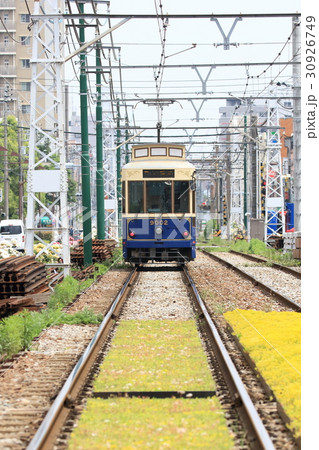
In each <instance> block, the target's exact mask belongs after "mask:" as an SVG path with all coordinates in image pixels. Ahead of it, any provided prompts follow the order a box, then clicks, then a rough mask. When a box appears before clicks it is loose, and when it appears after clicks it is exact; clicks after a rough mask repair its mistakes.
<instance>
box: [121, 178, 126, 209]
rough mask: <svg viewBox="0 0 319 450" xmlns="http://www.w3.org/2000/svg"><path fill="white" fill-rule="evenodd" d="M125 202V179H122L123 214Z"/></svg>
mask: <svg viewBox="0 0 319 450" xmlns="http://www.w3.org/2000/svg"><path fill="white" fill-rule="evenodd" d="M125 202H126V192H125V181H123V182H122V211H123V214H125V213H126V208H125Z"/></svg>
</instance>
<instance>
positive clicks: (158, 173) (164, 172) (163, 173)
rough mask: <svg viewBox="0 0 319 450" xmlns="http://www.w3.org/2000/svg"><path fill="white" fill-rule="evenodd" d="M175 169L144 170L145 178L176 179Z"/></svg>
mask: <svg viewBox="0 0 319 450" xmlns="http://www.w3.org/2000/svg"><path fill="white" fill-rule="evenodd" d="M174 177H175V170H174V169H150V170H148V169H145V170H143V178H174Z"/></svg>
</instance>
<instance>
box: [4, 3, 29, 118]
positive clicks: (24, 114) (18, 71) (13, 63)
mask: <svg viewBox="0 0 319 450" xmlns="http://www.w3.org/2000/svg"><path fill="white" fill-rule="evenodd" d="M31 8H33V1H28V2H26V1H24V0H1V2H0V117H1V118H3V117H4V116H5V114H6V115H9V114H12V115H14V116H16V117H18V116H19V123H20V126H22V127H28V125H29V119H30V90H31V67H30V59H31V52H32V47H31V41H32V39H31V37H32V23H31V18H30V11H32V9H31Z"/></svg>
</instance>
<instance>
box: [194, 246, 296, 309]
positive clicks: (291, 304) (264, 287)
mask: <svg viewBox="0 0 319 450" xmlns="http://www.w3.org/2000/svg"><path fill="white" fill-rule="evenodd" d="M201 251H202V252H203V253H204V254H205V255H207V256H208V257H209V258H211V259H214V260H215V261H217V262H219V263H220V264H223V265H224V266H226V267H230V268H231V269H233V270H235V271H236V272H238V273H239V274H240V275H241V276H243V277H244V278H247V279H248V280H249V281H251V282H252V283H253V284H254V285H255V286H258V287H259V288H260V289H261V290H262V291H264V292H266V293H267V294H271V295H273V296H274V297H275V298H276V299H278V300H279V301H280V302H281V303H283V304H284V305H285V306H288V307H289V308H291V309H293V310H294V311H297V312H301V306H300V305H298V303H295V302H294V301H293V300H291V299H290V298H288V297H286V296H285V295H282V294H280V292H278V291H276V290H275V289H273V288H271V287H270V286H268V285H267V284H265V283H262V282H261V281H259V280H256V278H254V277H253V276H252V275H250V274H249V273H247V272H245V271H244V270H241V269H240V268H239V267H237V266H235V265H234V264H232V263H230V262H228V261H225V260H224V259H222V258H220V257H219V256H217V255H215V254H214V253H209V252H207V251H206V250H201Z"/></svg>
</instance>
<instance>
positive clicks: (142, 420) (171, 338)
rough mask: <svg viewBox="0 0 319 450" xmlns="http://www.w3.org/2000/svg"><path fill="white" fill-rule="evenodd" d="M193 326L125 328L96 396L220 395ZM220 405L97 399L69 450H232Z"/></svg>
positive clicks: (137, 324)
mask: <svg viewBox="0 0 319 450" xmlns="http://www.w3.org/2000/svg"><path fill="white" fill-rule="evenodd" d="M214 389H215V383H214V381H213V379H212V376H211V373H210V369H209V366H208V363H207V359H206V356H205V353H204V351H203V348H202V344H201V341H200V338H199V335H198V331H197V329H196V325H195V322H194V321H193V320H188V321H171V320H162V321H156V320H149V321H135V320H134V321H133V320H132V321H121V323H120V325H119V327H118V329H117V331H116V335H115V338H114V340H113V342H112V346H111V349H110V351H109V353H108V355H107V357H106V358H105V360H104V362H103V364H102V366H101V371H100V374H99V375H98V377H97V378H96V380H95V382H94V391H95V392H105V391H112V392H113V391H125V392H127V391H141V392H143V391H183V390H190V391H191V390H214ZM233 445H234V442H233V439H232V436H231V433H230V431H229V430H228V428H227V425H226V421H225V418H224V413H223V411H222V408H221V406H220V404H219V401H218V399H217V398H216V397H210V398H208V399H194V398H193V399H191V398H189V399H177V398H169V399H167V398H166V399H154V398H153V399H150V398H112V399H107V400H101V399H89V401H88V404H87V407H86V410H85V411H84V413H83V414H82V416H81V418H80V421H79V424H78V426H77V428H76V429H75V430H74V432H73V433H72V436H71V441H70V444H69V449H88V448H125V449H131V448H132V449H133V448H140V449H144V448H174V449H185V448H191V449H195V448H196V449H197V448H207V449H209V448H218V449H221V450H222V449H231V448H233Z"/></svg>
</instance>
